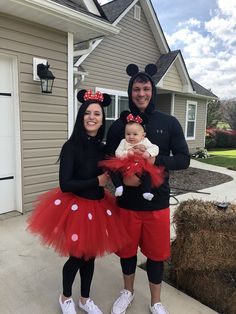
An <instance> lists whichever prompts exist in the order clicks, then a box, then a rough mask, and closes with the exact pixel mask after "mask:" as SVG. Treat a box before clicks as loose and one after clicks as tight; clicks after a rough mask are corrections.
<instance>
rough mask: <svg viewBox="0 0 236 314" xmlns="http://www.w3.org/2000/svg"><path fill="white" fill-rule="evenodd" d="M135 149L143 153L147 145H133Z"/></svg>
mask: <svg viewBox="0 0 236 314" xmlns="http://www.w3.org/2000/svg"><path fill="white" fill-rule="evenodd" d="M133 149H134V150H135V151H136V150H137V151H139V152H141V153H143V152H145V151H146V147H145V146H144V145H143V144H138V145H135V146H134V147H133Z"/></svg>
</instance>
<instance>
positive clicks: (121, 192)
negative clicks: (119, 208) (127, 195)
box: [115, 185, 123, 196]
mask: <svg viewBox="0 0 236 314" xmlns="http://www.w3.org/2000/svg"><path fill="white" fill-rule="evenodd" d="M122 194H123V186H122V185H121V186H118V187H117V188H116V190H115V196H121V195H122Z"/></svg>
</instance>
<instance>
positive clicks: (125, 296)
mask: <svg viewBox="0 0 236 314" xmlns="http://www.w3.org/2000/svg"><path fill="white" fill-rule="evenodd" d="M120 294H121V295H120V300H119V305H120V307H123V306H124V305H127V303H129V293H128V292H127V291H121V293H120Z"/></svg>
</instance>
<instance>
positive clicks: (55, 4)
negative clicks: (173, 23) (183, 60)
mask: <svg viewBox="0 0 236 314" xmlns="http://www.w3.org/2000/svg"><path fill="white" fill-rule="evenodd" d="M118 32H119V29H118V28H117V27H116V26H113V25H112V24H111V23H110V22H109V21H108V20H107V18H106V16H105V14H104V12H103V10H102V9H101V8H100V6H99V5H98V2H97V1H95V0H84V1H82V0H53V1H52V0H31V1H29V0H21V1H14V0H1V1H0V73H1V75H0V151H1V155H0V156H1V158H0V159H1V162H0V164H1V166H0V214H1V213H6V212H12V211H13V212H14V211H19V212H25V211H28V210H30V209H31V206H32V201H34V200H35V198H36V196H37V195H38V194H40V193H42V192H43V191H46V190H48V189H50V188H52V187H54V186H56V185H57V184H58V165H57V160H58V156H59V152H60V148H61V146H62V143H63V142H64V141H65V140H66V139H67V138H68V133H69V132H70V131H71V129H72V127H73V123H74V120H73V118H74V114H73V110H74V90H73V84H74V82H73V76H74V73H73V71H74V68H73V58H74V54H75V55H81V54H83V53H84V48H83V45H84V43H85V42H86V43H89V42H91V41H92V40H94V39H95V38H103V37H106V36H113V35H115V34H117V33H118ZM86 51H87V50H86ZM45 62H48V64H49V65H50V70H51V72H52V73H53V75H54V76H55V77H56V79H55V81H54V86H53V92H52V94H42V92H41V88H40V82H39V81H38V77H37V64H40V63H43V64H44V63H45Z"/></svg>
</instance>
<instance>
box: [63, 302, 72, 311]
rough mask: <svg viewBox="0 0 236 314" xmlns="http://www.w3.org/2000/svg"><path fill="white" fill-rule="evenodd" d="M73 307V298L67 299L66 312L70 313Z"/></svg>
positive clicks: (65, 303)
mask: <svg viewBox="0 0 236 314" xmlns="http://www.w3.org/2000/svg"><path fill="white" fill-rule="evenodd" d="M72 307H73V302H72V300H67V301H65V302H64V309H65V311H66V313H70V311H71V309H72Z"/></svg>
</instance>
